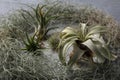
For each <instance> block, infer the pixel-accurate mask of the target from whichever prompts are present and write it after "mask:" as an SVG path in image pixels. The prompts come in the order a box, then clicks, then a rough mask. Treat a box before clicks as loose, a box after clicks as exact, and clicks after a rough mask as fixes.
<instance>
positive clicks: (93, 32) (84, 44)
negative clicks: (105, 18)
mask: <svg viewBox="0 0 120 80" xmlns="http://www.w3.org/2000/svg"><path fill="white" fill-rule="evenodd" d="M105 32H106V27H103V26H99V25H97V26H94V27H88V26H86V24H84V23H81V24H80V28H78V29H75V28H71V27H66V28H65V29H64V30H63V31H62V32H61V34H60V43H59V59H60V61H61V62H62V64H63V65H67V66H70V67H72V66H73V65H74V63H76V61H77V60H78V59H79V60H80V59H81V58H82V57H84V56H86V57H87V58H88V59H90V60H92V61H93V62H94V63H104V62H105V60H106V59H107V60H110V61H111V60H112V61H113V60H115V59H116V58H117V56H115V55H113V54H111V53H110V51H109V49H108V47H107V44H106V43H105V41H104V39H103V37H102V35H101V33H105ZM71 46H73V53H74V54H73V55H72V56H71V57H70V59H68V57H67V55H68V49H69V48H70V47H71Z"/></svg>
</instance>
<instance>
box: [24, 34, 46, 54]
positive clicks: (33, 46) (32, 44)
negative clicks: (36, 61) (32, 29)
mask: <svg viewBox="0 0 120 80" xmlns="http://www.w3.org/2000/svg"><path fill="white" fill-rule="evenodd" d="M23 43H24V45H25V48H23V49H22V50H26V51H29V52H34V51H36V50H38V49H40V50H42V49H44V48H45V47H44V46H43V45H42V42H39V41H37V40H35V35H33V36H32V37H29V36H28V34H27V33H26V41H25V40H23Z"/></svg>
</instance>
